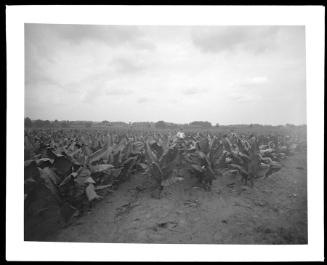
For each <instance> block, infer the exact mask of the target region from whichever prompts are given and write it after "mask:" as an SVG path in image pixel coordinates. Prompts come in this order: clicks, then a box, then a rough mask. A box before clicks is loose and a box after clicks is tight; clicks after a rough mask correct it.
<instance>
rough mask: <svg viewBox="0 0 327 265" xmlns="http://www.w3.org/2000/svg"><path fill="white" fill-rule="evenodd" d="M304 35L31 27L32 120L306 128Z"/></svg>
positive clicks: (299, 30) (257, 30)
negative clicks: (301, 125) (201, 122)
mask: <svg viewBox="0 0 327 265" xmlns="http://www.w3.org/2000/svg"><path fill="white" fill-rule="evenodd" d="M305 82H306V80H305V29H304V27H300V26H282V27H268V26H257V27H250V26H226V27H225V26H224V27H223V26H205V27H203V26H93V25H92V26H91V25H90V26H87V25H50V24H25V116H28V117H30V118H32V119H49V120H54V119H58V120H94V121H101V120H109V121H125V122H129V121H132V122H133V121H158V120H165V121H169V122H176V123H187V122H191V121H194V120H205V121H210V122H212V123H213V124H215V123H220V124H240V123H247V124H248V123H262V124H274V125H277V124H285V123H293V124H304V123H306V110H305V109H306V107H305V106H306V85H305Z"/></svg>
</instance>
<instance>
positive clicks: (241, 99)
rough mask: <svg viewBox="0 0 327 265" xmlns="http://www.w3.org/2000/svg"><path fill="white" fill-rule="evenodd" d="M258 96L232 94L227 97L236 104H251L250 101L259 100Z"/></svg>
mask: <svg viewBox="0 0 327 265" xmlns="http://www.w3.org/2000/svg"><path fill="white" fill-rule="evenodd" d="M260 98H261V97H260V96H259V95H249V94H244V93H232V94H231V95H229V99H231V100H232V101H233V102H238V103H246V102H251V101H257V100H260Z"/></svg>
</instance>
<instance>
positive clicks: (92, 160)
mask: <svg viewBox="0 0 327 265" xmlns="http://www.w3.org/2000/svg"><path fill="white" fill-rule="evenodd" d="M24 137H25V140H24V142H25V147H24V157H25V158H24V159H25V161H24V240H25V241H58V242H62V241H65V242H111V243H198V244H199V243H207V244H220V243H228V244H235V243H239V244H305V243H307V228H306V227H307V212H306V211H307V208H306V207H307V206H306V203H307V202H306V196H307V194H306V187H307V184H306V181H307V179H306V129H303V128H297V127H294V128H278V129H275V130H271V129H269V128H268V129H267V130H262V131H258V130H257V131H256V130H250V129H249V130H243V131H242V130H238V131H230V130H223V129H219V128H218V129H217V128H214V129H208V130H201V129H189V130H172V129H166V130H165V129H162V130H138V129H127V128H123V129H122V128H79V129H74V128H42V129H36V128H32V129H30V128H26V129H25V135H24Z"/></svg>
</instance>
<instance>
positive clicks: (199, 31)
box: [192, 26, 279, 53]
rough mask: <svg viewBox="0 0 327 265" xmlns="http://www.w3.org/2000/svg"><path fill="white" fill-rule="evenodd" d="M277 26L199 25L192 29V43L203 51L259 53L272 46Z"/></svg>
mask: <svg viewBox="0 0 327 265" xmlns="http://www.w3.org/2000/svg"><path fill="white" fill-rule="evenodd" d="M278 30H279V27H268V26H267V27H265V26H260V27H259V26H228V27H225V26H222V27H205V28H202V27H199V28H196V29H194V30H193V31H192V40H193V44H194V45H195V46H196V47H197V48H199V49H200V50H201V51H203V52H213V53H219V52H224V51H227V52H228V51H237V50H246V51H250V52H252V53H261V52H264V51H266V50H268V49H270V48H272V47H273V46H274V41H275V37H276V34H277V33H278Z"/></svg>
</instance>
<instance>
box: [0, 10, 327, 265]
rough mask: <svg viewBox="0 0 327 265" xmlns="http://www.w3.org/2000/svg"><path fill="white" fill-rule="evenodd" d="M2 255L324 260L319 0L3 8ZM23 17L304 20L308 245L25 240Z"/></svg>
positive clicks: (130, 21) (116, 21)
mask: <svg viewBox="0 0 327 265" xmlns="http://www.w3.org/2000/svg"><path fill="white" fill-rule="evenodd" d="M6 16H7V21H6V23H7V28H6V34H7V176H6V182H7V183H6V191H7V193H6V194H7V196H6V259H7V260H9V261H29V260H33V261H43V260H49V261H323V260H324V251H323V250H324V225H323V224H324V223H323V220H324V208H323V207H324V198H323V192H324V190H323V184H324V183H323V177H324V172H323V170H324V163H323V155H324V149H323V148H324V56H325V54H324V44H325V43H324V39H325V36H324V34H325V27H324V18H325V9H324V7H323V6H7V7H6ZM24 23H55V24H102V25H304V26H305V29H306V74H307V78H306V80H307V128H308V133H307V135H308V245H193V244H190V245H186V244H179V245H175V244H111V243H110V244H109V243H108V244H107V243H106V244H104V243H57V242H54V243H46V242H24V236H23V235H24V233H23V229H24V225H23V223H24V216H23V211H24V207H23V204H24V199H23V194H24V192H23V189H24V186H23V175H24V168H23V161H24V152H23V146H24V142H23V141H24V138H23V131H24V122H23V120H24Z"/></svg>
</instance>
